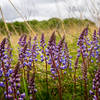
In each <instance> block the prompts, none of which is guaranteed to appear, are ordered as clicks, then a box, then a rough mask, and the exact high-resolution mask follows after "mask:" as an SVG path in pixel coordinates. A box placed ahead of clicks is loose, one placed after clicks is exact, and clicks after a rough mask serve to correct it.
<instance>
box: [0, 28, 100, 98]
mask: <svg viewBox="0 0 100 100" xmlns="http://www.w3.org/2000/svg"><path fill="white" fill-rule="evenodd" d="M37 37H38V36H37V35H36V36H34V38H33V37H31V36H29V37H27V35H22V36H21V37H20V38H19V41H18V46H17V50H18V54H17V56H16V58H15V59H13V48H12V43H11V42H10V39H9V38H4V39H3V40H2V41H1V43H0V100H100V79H99V78H100V29H99V30H98V31H96V30H94V32H93V34H90V33H89V29H88V27H86V28H85V29H84V30H83V31H82V32H81V33H80V36H79V37H78V39H77V40H78V41H77V42H76V41H75V43H74V45H75V50H74V51H75V53H71V51H70V50H71V49H73V48H71V47H69V46H68V43H67V42H66V38H67V37H66V36H65V35H64V36H63V37H62V38H61V39H60V40H59V42H58V40H57V37H56V35H55V32H53V33H52V35H51V36H50V38H49V40H48V41H46V40H45V35H44V34H42V35H41V38H40V40H39V39H37ZM69 42H70V41H69ZM72 45H73V44H72ZM74 45H73V46H74ZM14 60H15V61H16V62H15V61H14Z"/></svg>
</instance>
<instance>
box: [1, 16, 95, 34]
mask: <svg viewBox="0 0 100 100" xmlns="http://www.w3.org/2000/svg"><path fill="white" fill-rule="evenodd" d="M28 23H29V25H30V26H31V27H32V28H33V30H34V31H36V32H39V31H40V30H43V31H46V30H52V29H55V28H56V29H62V24H63V23H64V26H65V29H66V28H68V27H73V25H76V26H84V25H88V24H90V25H94V26H95V24H94V23H93V22H91V21H90V20H88V19H85V20H80V19H76V18H68V19H64V20H61V19H59V18H51V19H49V20H48V21H46V20H43V21H38V20H32V21H28ZM7 25H8V29H9V30H10V32H12V33H13V34H15V31H17V32H18V33H19V34H23V33H27V34H28V33H29V30H28V28H27V26H26V24H25V23H24V22H17V21H16V22H13V23H7ZM5 32H6V31H5V26H4V22H3V21H2V20H0V33H2V34H6V33H5Z"/></svg>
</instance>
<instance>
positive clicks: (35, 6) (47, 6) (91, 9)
mask: <svg viewBox="0 0 100 100" xmlns="http://www.w3.org/2000/svg"><path fill="white" fill-rule="evenodd" d="M11 1H12V3H13V4H14V5H15V7H16V8H17V9H18V10H19V11H20V13H21V14H22V15H23V16H24V17H25V19H37V20H46V19H49V18H52V17H59V18H69V17H76V18H80V16H82V18H88V19H91V20H93V21H95V17H96V15H97V14H98V16H99V9H100V0H11ZM90 1H93V2H90ZM0 6H1V8H2V11H3V14H4V17H5V19H6V21H16V20H19V21H21V20H22V19H21V17H20V16H19V15H18V14H17V13H16V11H15V9H14V8H13V7H12V5H11V4H10V2H9V0H0Z"/></svg>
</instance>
